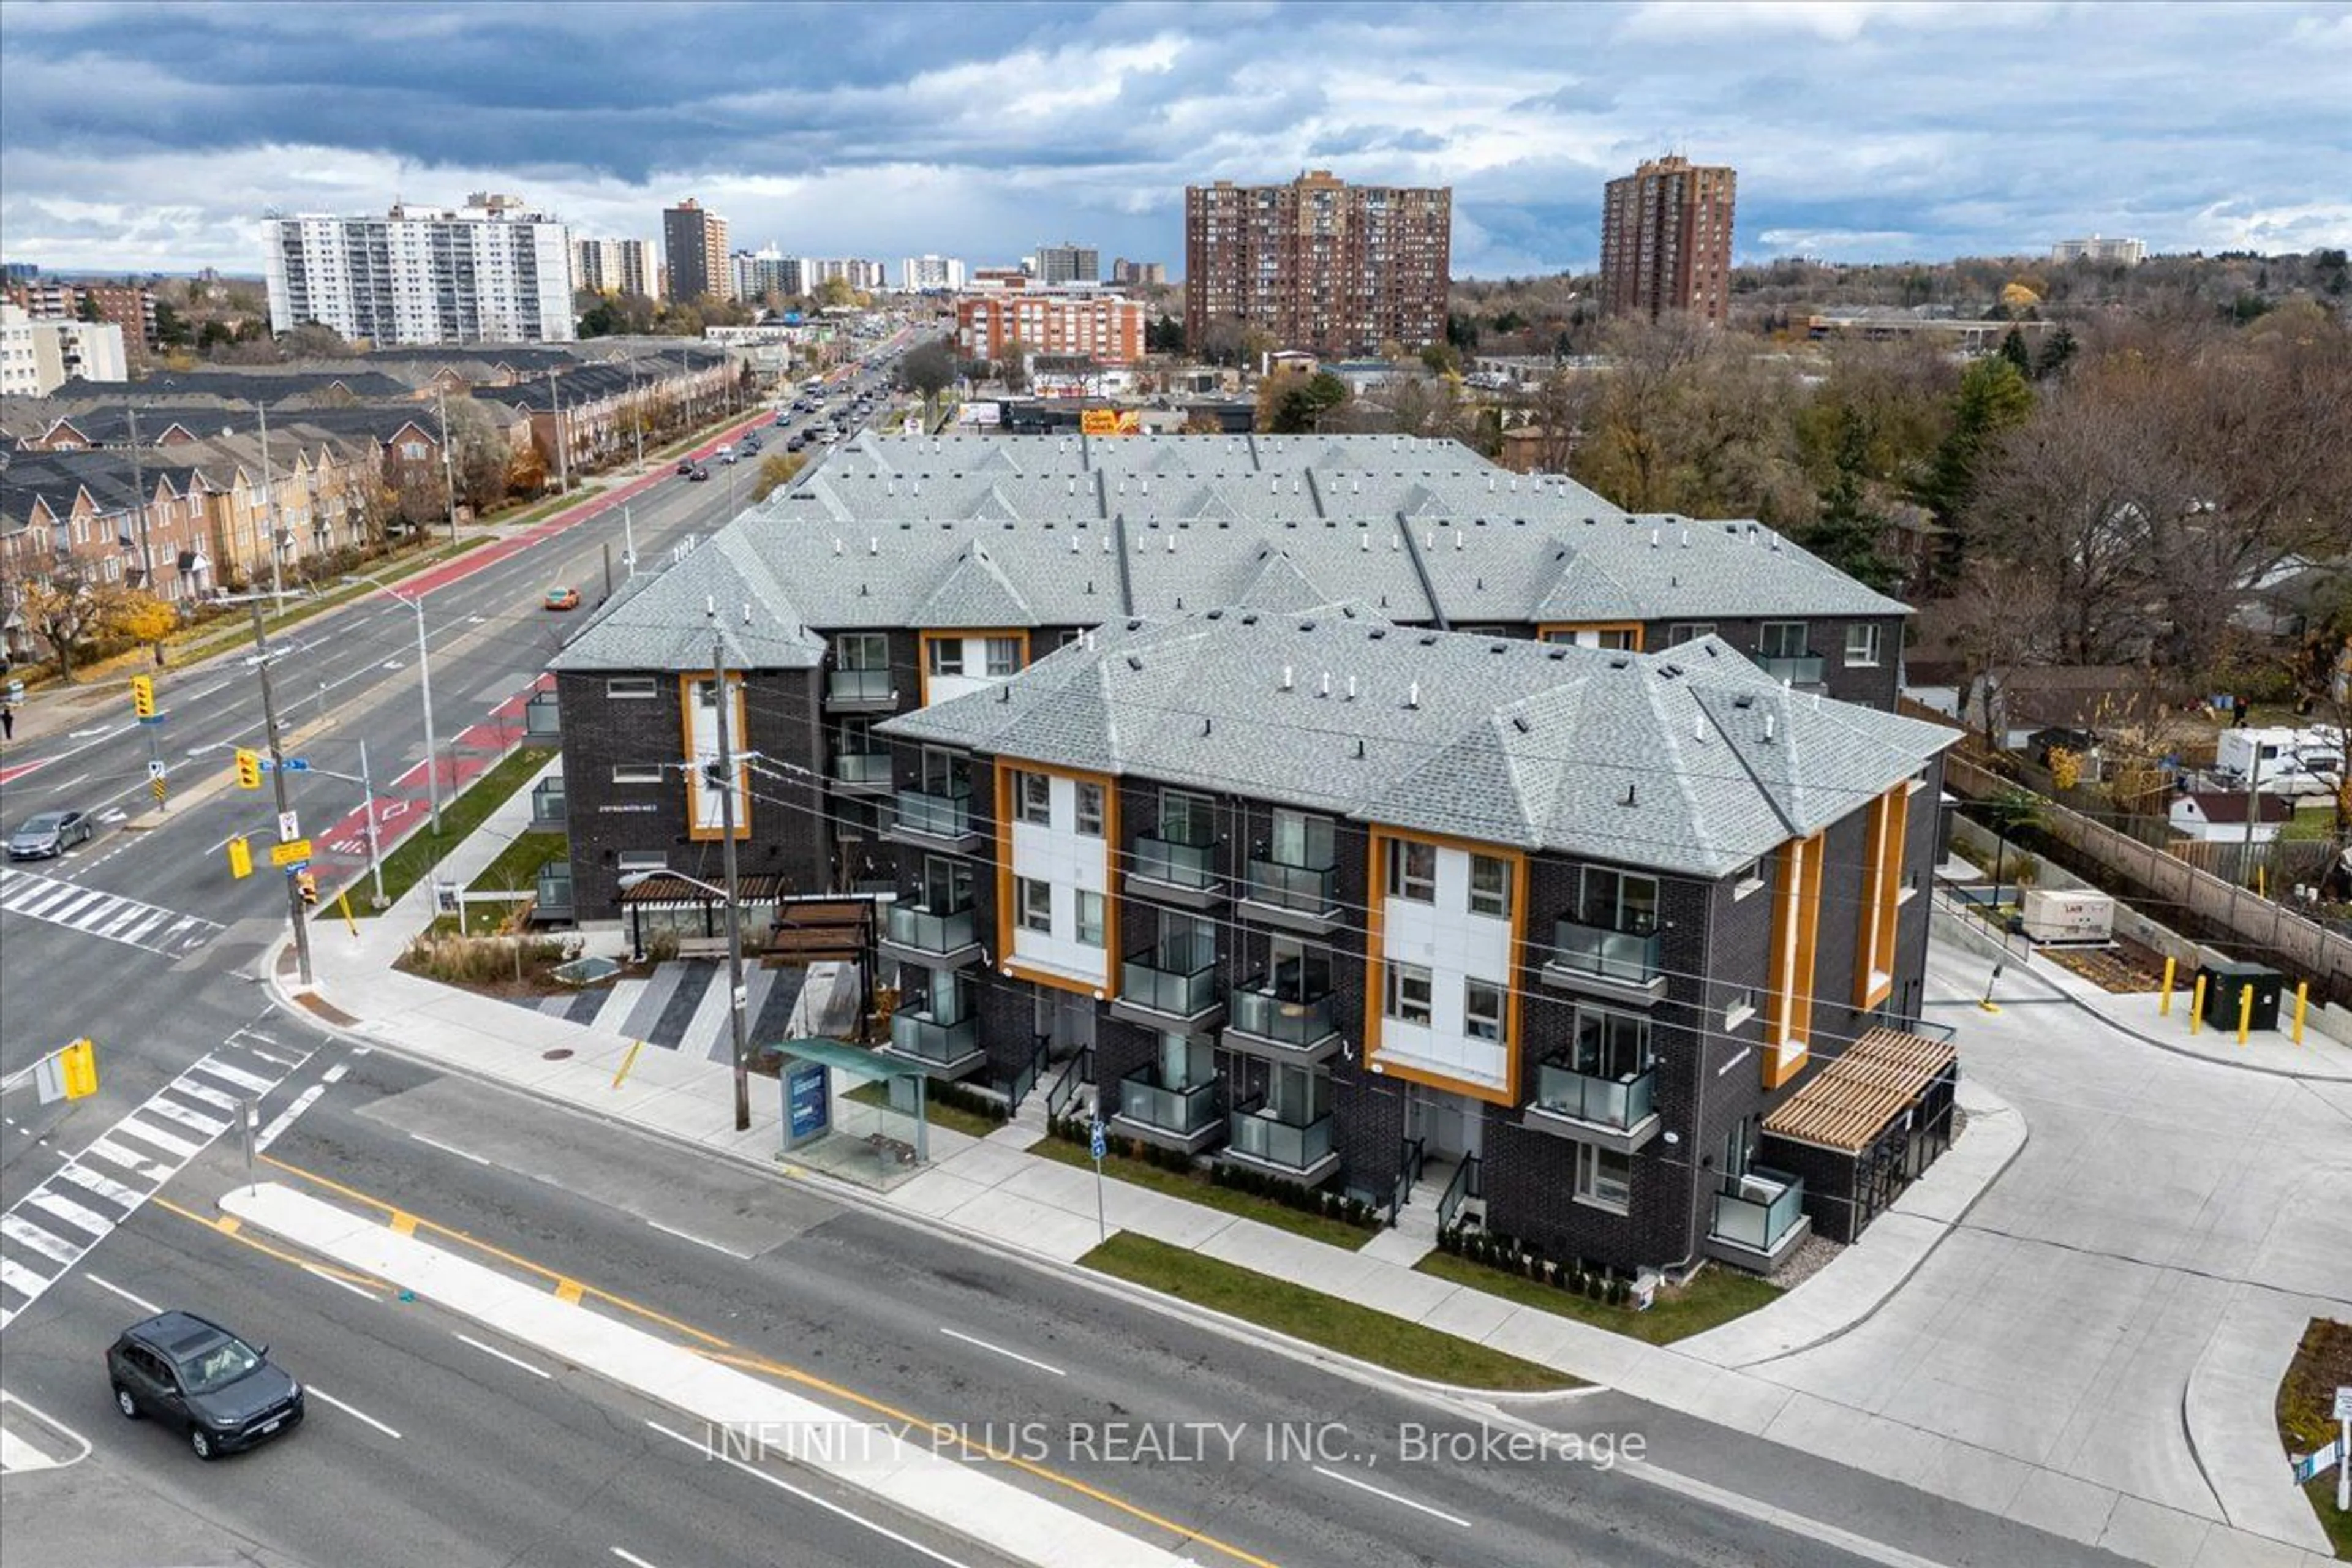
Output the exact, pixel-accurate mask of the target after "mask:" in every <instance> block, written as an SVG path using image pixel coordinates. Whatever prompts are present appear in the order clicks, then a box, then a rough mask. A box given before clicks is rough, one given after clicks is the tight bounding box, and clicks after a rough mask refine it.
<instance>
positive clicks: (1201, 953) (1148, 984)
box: [1110, 942, 1223, 1033]
mask: <svg viewBox="0 0 2352 1568" xmlns="http://www.w3.org/2000/svg"><path fill="white" fill-rule="evenodd" d="M1110 1010H1111V1015H1112V1016H1114V1017H1118V1018H1124V1019H1126V1020H1127V1021H1128V1022H1129V1023H1131V1024H1140V1025H1142V1026H1144V1027H1145V1028H1148V1029H1171V1028H1172V1029H1181V1030H1183V1031H1185V1032H1187V1033H1192V1032H1195V1031H1198V1030H1202V1029H1213V1028H1214V1027H1216V1026H1217V1024H1218V1022H1219V1021H1220V1019H1221V1017H1222V1016H1223V1005H1222V1004H1220V1003H1219V1002H1218V1000H1217V954H1216V950H1215V949H1214V948H1213V947H1212V946H1210V945H1209V944H1207V943H1197V944H1196V943H1192V942H1179V943H1165V942H1163V943H1161V944H1160V946H1157V947H1147V948H1145V949H1143V950H1142V951H1141V952H1133V953H1129V955H1128V957H1127V960H1126V962H1125V963H1121V964H1120V965H1119V966H1118V997H1117V998H1116V999H1115V1000H1114V1001H1113V1002H1112V1003H1111V1005H1110Z"/></svg>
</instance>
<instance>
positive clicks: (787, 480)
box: [751, 452, 808, 501]
mask: <svg viewBox="0 0 2352 1568" xmlns="http://www.w3.org/2000/svg"><path fill="white" fill-rule="evenodd" d="M807 463H808V458H807V457H806V456H805V455H804V454H803V453H799V452H770V453H769V454H768V455H767V456H765V457H763V458H761V459H760V473H759V477H758V479H755V480H754V481H753V483H752V485H751V499H752V500H754V501H763V500H767V499H768V497H769V496H770V495H772V494H773V493H774V492H775V491H777V490H780V489H783V487H784V486H786V485H788V484H791V483H792V482H793V479H794V478H795V477H797V476H798V475H799V473H800V471H801V469H802V468H803V467H805V466H806V465H807Z"/></svg>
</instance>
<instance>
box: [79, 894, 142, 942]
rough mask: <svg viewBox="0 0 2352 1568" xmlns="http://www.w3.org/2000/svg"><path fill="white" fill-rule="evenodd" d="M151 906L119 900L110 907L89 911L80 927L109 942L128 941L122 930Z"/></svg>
mask: <svg viewBox="0 0 2352 1568" xmlns="http://www.w3.org/2000/svg"><path fill="white" fill-rule="evenodd" d="M150 907H151V906H149V905H146V904H141V903H134V902H132V901H131V900H129V899H124V900H121V901H120V902H118V903H117V904H115V905H113V906H112V907H110V908H107V909H102V910H93V911H91V914H90V917H89V919H88V920H86V921H81V922H80V925H81V929H82V930H84V931H88V932H89V933H90V935H92V936H102V937H105V938H106V939H108V940H109V941H110V942H128V941H130V940H131V939H130V938H128V937H126V936H124V935H123V934H122V932H123V931H125V930H126V929H128V928H129V927H130V926H131V925H132V924H134V923H135V922H136V921H138V919H139V917H140V916H141V915H142V914H145V913H146V912H147V910H149V908H150Z"/></svg>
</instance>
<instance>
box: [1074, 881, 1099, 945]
mask: <svg viewBox="0 0 2352 1568" xmlns="http://www.w3.org/2000/svg"><path fill="white" fill-rule="evenodd" d="M1078 943H1079V945H1080V946H1082V947H1100V946H1102V945H1103V896H1102V895H1101V894H1100V893H1087V892H1081V893H1080V894H1079V895H1078Z"/></svg>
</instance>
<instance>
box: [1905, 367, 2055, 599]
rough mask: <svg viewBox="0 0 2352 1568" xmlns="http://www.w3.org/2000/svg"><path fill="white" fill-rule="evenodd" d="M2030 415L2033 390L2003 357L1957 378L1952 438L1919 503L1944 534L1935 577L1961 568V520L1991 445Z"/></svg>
mask: <svg viewBox="0 0 2352 1568" xmlns="http://www.w3.org/2000/svg"><path fill="white" fill-rule="evenodd" d="M2032 412H2033V388H2032V386H2030V385H2028V384H2026V380H2025V377H2023V376H2022V375H2020V374H2018V372H2017V366H2016V365H2014V364H2012V363H2011V362H2010V361H2009V359H2008V358H2007V356H2005V355H2002V354H1990V355H1988V356H1987V357H1985V358H1983V359H1980V360H1979V361H1977V362H1976V363H1974V364H1971V365H1970V366H1969V368H1968V370H1967V371H1966V373H1964V374H1962V375H1961V377H1960V390H1959V392H1958V395H1956V397H1955V400H1954V407H1953V410H1952V428H1951V433H1950V434H1949V435H1948V436H1946V437H1944V442H1943V445H1942V446H1941V447H1937V450H1936V457H1935V460H1934V462H1933V463H1932V464H1930V465H1929V468H1928V471H1927V479H1926V481H1925V482H1924V483H1923V484H1921V486H1920V487H1919V500H1920V502H1921V504H1923V505H1925V506H1926V507H1927V510H1929V511H1930V512H1932V513H1933V514H1934V515H1935V520H1936V521H1937V524H1939V525H1940V526H1941V527H1942V529H1943V530H1944V533H1943V537H1944V540H1945V545H1944V549H1943V552H1942V558H1941V559H1939V560H1938V561H1937V574H1939V575H1943V576H1947V577H1948V576H1949V575H1950V574H1952V573H1954V572H1956V571H1957V570H1958V567H1959V549H1960V546H1959V538H1960V533H1959V521H1960V514H1961V513H1962V512H1963V511H1965V510H1967V509H1968V503H1969V497H1970V496H1972V495H1973V494H1974V493H1975V490H1976V476H1977V467H1978V464H1979V462H1981V461H1982V460H1983V458H1984V456H1985V453H1986V451H1987V450H1988V449H1989V448H1990V447H1991V445H1992V443H1993V441H1994V440H1995V439H1996V438H1997V437H1999V436H2000V434H2001V433H2002V432H2003V431H2005V430H2011V429H2014V428H2015V427H2016V426H2020V425H2022V424H2024V423H2025V420H2026V417H2027V416H2029V415H2031V414H2032Z"/></svg>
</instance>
